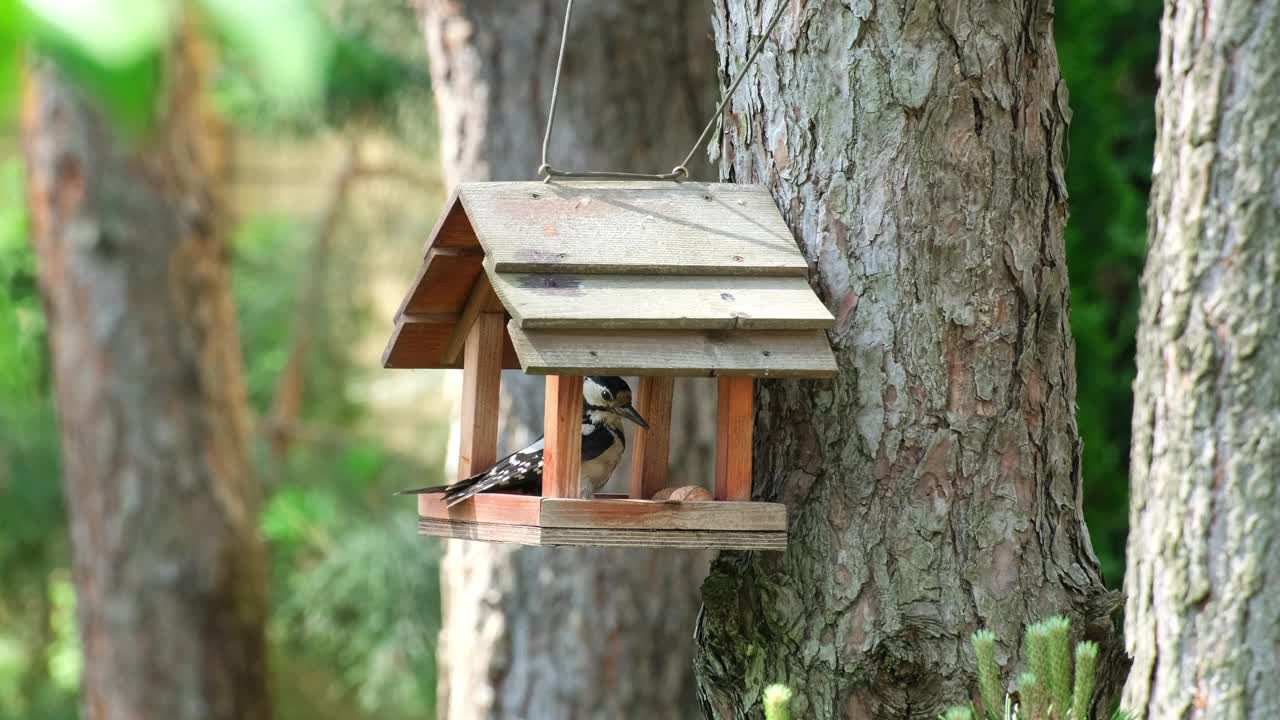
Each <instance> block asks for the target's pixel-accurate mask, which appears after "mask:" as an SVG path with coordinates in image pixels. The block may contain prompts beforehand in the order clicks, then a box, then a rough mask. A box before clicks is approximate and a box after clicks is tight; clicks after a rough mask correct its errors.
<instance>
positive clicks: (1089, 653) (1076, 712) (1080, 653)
mask: <svg viewBox="0 0 1280 720" xmlns="http://www.w3.org/2000/svg"><path fill="white" fill-rule="evenodd" d="M1097 673H1098V644H1097V643H1092V642H1082V643H1080V644H1079V645H1076V684H1075V687H1074V688H1073V689H1072V691H1071V720H1089V703H1090V702H1091V701H1092V700H1093V686H1094V683H1095V682H1096V681H1097Z"/></svg>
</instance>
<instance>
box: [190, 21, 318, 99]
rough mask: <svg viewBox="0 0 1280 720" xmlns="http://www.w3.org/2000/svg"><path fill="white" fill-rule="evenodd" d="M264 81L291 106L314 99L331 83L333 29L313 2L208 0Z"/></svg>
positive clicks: (238, 50)
mask: <svg viewBox="0 0 1280 720" xmlns="http://www.w3.org/2000/svg"><path fill="white" fill-rule="evenodd" d="M203 4H204V6H205V9H206V10H207V11H208V13H209V15H210V16H211V17H212V18H213V19H214V21H215V23H216V24H217V26H218V28H219V29H220V30H221V31H222V32H223V33H224V34H225V35H226V37H227V38H228V39H229V41H230V42H231V44H232V45H233V47H234V49H235V52H236V54H237V55H238V56H242V57H243V58H245V59H247V61H248V62H249V64H250V65H251V67H252V68H253V69H254V71H255V73H256V74H257V76H258V79H259V81H260V84H261V86H262V88H263V89H264V90H266V91H267V92H268V93H269V94H270V95H271V96H273V97H274V98H275V99H276V100H277V101H278V102H280V103H282V104H283V105H285V106H287V107H293V106H299V105H306V104H308V103H314V102H316V101H318V100H319V99H320V98H321V95H322V93H323V90H324V86H325V70H326V68H327V65H328V57H329V53H330V50H331V45H332V37H331V34H330V30H329V28H328V26H327V25H326V23H325V21H324V18H323V17H322V16H321V15H320V13H319V12H318V10H317V8H316V7H315V6H314V4H313V3H311V2H308V1H307V0H203Z"/></svg>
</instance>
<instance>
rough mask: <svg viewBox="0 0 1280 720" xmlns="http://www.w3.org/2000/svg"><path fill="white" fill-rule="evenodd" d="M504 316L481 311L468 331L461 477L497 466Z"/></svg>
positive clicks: (460, 450)
mask: <svg viewBox="0 0 1280 720" xmlns="http://www.w3.org/2000/svg"><path fill="white" fill-rule="evenodd" d="M503 320H504V317H503V315H501V314H500V313H480V315H479V316H478V317H477V318H476V320H475V323H473V324H472V326H471V331H470V332H468V333H467V340H466V354H465V358H464V362H463V367H462V419H461V429H460V442H459V446H458V479H459V480H462V479H464V478H469V477H471V476H472V475H474V474H476V473H478V472H481V471H483V470H486V469H488V468H491V467H493V463H494V462H495V461H497V459H498V406H499V404H500V403H499V398H498V393H499V390H500V388H501V385H502V336H503V327H502V326H503Z"/></svg>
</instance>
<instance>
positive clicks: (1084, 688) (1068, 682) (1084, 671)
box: [941, 616, 1128, 720]
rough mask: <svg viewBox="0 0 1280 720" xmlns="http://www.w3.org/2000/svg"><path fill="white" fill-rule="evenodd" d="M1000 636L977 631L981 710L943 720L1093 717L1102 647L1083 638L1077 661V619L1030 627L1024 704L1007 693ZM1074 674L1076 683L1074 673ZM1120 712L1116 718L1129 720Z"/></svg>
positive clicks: (1021, 690) (951, 713) (962, 710)
mask: <svg viewBox="0 0 1280 720" xmlns="http://www.w3.org/2000/svg"><path fill="white" fill-rule="evenodd" d="M995 640H996V638H995V635H994V634H992V633H991V632H990V631H987V630H979V631H978V632H976V633H974V634H973V637H972V638H971V642H972V643H973V653H974V658H975V661H976V663H977V671H978V694H979V696H980V697H981V699H982V709H981V714H979V713H978V712H977V711H975V710H974V709H973V708H971V707H964V706H958V707H953V708H951V709H949V710H948V711H947V712H946V713H945V714H943V715H942V716H941V717H942V720H957V719H959V718H973V717H978V718H979V720H1016V719H1017V718H1018V717H1022V718H1024V720H1088V717H1089V705H1090V703H1091V702H1092V701H1093V689H1094V685H1095V683H1096V680H1097V677H1096V676H1097V672H1098V646H1097V645H1096V644H1094V643H1091V642H1081V643H1079V644H1077V645H1076V648H1075V662H1074V664H1073V663H1072V660H1071V621H1070V620H1068V619H1067V618H1065V617H1062V616H1054V617H1051V618H1049V619H1047V620H1044V621H1041V622H1038V623H1036V624H1034V625H1031V626H1030V627H1028V628H1027V630H1026V634H1025V635H1024V638H1023V647H1024V650H1025V654H1026V658H1027V668H1028V669H1027V670H1026V671H1024V672H1022V673H1020V674H1019V675H1018V678H1017V683H1016V688H1017V693H1018V697H1019V702H1017V703H1016V704H1015V703H1014V702H1013V698H1012V697H1011V696H1009V695H1007V694H1005V693H1004V692H1002V691H1001V689H1000V687H1001V682H1000V667H999V665H998V664H997V662H996V658H995ZM1073 674H1074V684H1073V678H1072V676H1073ZM1126 718H1128V715H1127V714H1125V713H1123V712H1117V713H1116V714H1115V715H1113V716H1112V720H1126Z"/></svg>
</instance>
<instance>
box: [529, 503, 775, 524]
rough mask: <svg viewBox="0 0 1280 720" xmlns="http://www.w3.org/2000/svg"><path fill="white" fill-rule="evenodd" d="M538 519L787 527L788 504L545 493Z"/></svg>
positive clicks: (602, 522) (571, 522)
mask: <svg viewBox="0 0 1280 720" xmlns="http://www.w3.org/2000/svg"><path fill="white" fill-rule="evenodd" d="M538 524H539V525H541V526H542V527H544V528H548V527H564V528H599V529H614V528H618V529H621V528H628V529H632V530H641V529H650V530H751V531H756V530H776V531H786V529H787V506H786V505H783V504H781V503H763V502H760V503H755V502H715V501H694V502H679V501H667V502H659V501H653V500H600V499H595V500H573V499H562V498H543V500H542V515H541V519H540V521H539V523H538Z"/></svg>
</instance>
